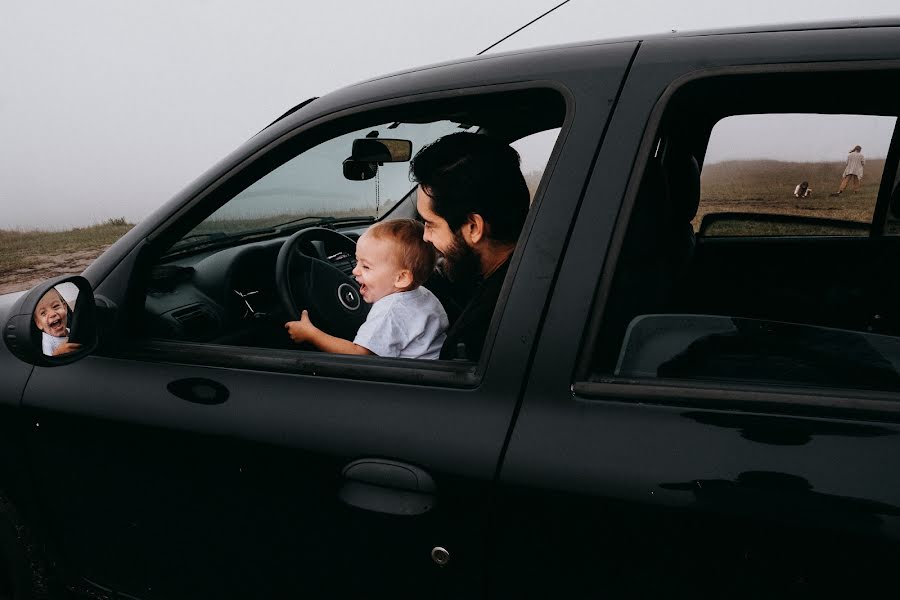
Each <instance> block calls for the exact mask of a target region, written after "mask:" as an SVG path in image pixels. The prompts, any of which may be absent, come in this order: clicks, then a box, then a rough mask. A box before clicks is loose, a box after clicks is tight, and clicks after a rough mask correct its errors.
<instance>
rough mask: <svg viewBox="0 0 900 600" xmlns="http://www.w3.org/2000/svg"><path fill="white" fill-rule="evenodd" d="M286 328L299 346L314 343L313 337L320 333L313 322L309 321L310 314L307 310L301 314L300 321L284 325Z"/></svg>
mask: <svg viewBox="0 0 900 600" xmlns="http://www.w3.org/2000/svg"><path fill="white" fill-rule="evenodd" d="M284 328H285V329H287V330H288V335H289V336H291V339H292V340H294V341H295V342H297V343H298V344H299V343H301V342H309V341H312V338H313V336H315V334H316V332H318V331H319V329H318V328H317V327H316V326H315V325H313V324H312V321H310V320H309V313H307V312H306V311H305V310H304V311H303V312H302V313H301V314H300V320H299V321H288V322H287V323H285V324H284Z"/></svg>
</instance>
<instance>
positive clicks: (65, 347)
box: [53, 342, 81, 356]
mask: <svg viewBox="0 0 900 600" xmlns="http://www.w3.org/2000/svg"><path fill="white" fill-rule="evenodd" d="M79 348H81V344H76V343H75V342H63V343H62V344H60V345H59V346H57V347H56V350H54V351H53V356H59V355H60V354H68V353H69V352H75V351H76V350H78V349H79Z"/></svg>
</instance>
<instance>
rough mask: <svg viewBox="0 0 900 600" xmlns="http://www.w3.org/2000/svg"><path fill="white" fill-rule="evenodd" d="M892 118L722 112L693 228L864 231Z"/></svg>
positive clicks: (704, 231) (753, 232)
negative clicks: (727, 114)
mask: <svg viewBox="0 0 900 600" xmlns="http://www.w3.org/2000/svg"><path fill="white" fill-rule="evenodd" d="M895 121H896V118H895V117H880V116H869V115H822V114H755V115H738V116H732V117H728V118H725V119H722V120H721V121H719V122H718V123H716V125H715V127H714V128H713V130H712V134H711V136H710V140H709V146H708V148H707V152H706V157H705V160H704V163H703V170H702V173H701V196H700V206H699V209H698V211H697V214H696V216H695V217H694V219H693V221H692V225H693V227H694V231H695V232H697V233H699V234H700V235H702V236H705V237H713V236H791V235H868V233H869V229H870V226H871V223H872V215H873V213H874V211H875V200H876V197H877V195H878V189H879V185H880V184H881V177H882V172H883V170H884V159H885V156H887V151H888V148H889V146H890V141H891V135H892V133H893V130H894V123H895ZM856 148H859V150H856Z"/></svg>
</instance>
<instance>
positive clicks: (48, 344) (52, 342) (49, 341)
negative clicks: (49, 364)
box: [41, 328, 69, 356]
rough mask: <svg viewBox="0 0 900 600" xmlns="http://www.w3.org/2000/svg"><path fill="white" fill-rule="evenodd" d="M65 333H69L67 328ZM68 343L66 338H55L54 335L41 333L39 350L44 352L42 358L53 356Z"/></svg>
mask: <svg viewBox="0 0 900 600" xmlns="http://www.w3.org/2000/svg"><path fill="white" fill-rule="evenodd" d="M66 333H69V330H68V328H67V329H66ZM68 341H69V337H68V336H66V337H56V336H55V335H50V334H49V333H46V332H44V331H42V332H41V350H43V351H44V356H53V353H54V352H55V351H56V349H57V348H59V347H60V346H62V345H63V344H65V343H66V342H68Z"/></svg>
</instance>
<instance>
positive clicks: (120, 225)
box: [0, 218, 134, 279]
mask: <svg viewBox="0 0 900 600" xmlns="http://www.w3.org/2000/svg"><path fill="white" fill-rule="evenodd" d="M132 227H134V225H133V224H131V223H128V222H126V221H125V219H124V218H119V219H109V220H107V221H106V222H104V223H100V224H98V225H92V226H90V227H76V228H74V229H69V230H67V231H18V230H8V229H0V279H2V278H5V277H9V276H10V275H12V274H14V273H16V272H18V271H23V270H28V269H33V268H35V267H38V266H39V265H40V264H42V263H44V262H45V261H46V260H47V259H48V258H49V257H60V256H70V255H76V254H82V253H85V252H97V253H99V252H100V251H101V250H102V249H103V248H106V247H107V246H109V245H110V244H112V243H113V242H114V241H116V240H117V239H119V238H120V237H122V236H123V235H124V234H125V233H126V232H127V231H128V230H129V229H131V228H132Z"/></svg>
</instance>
